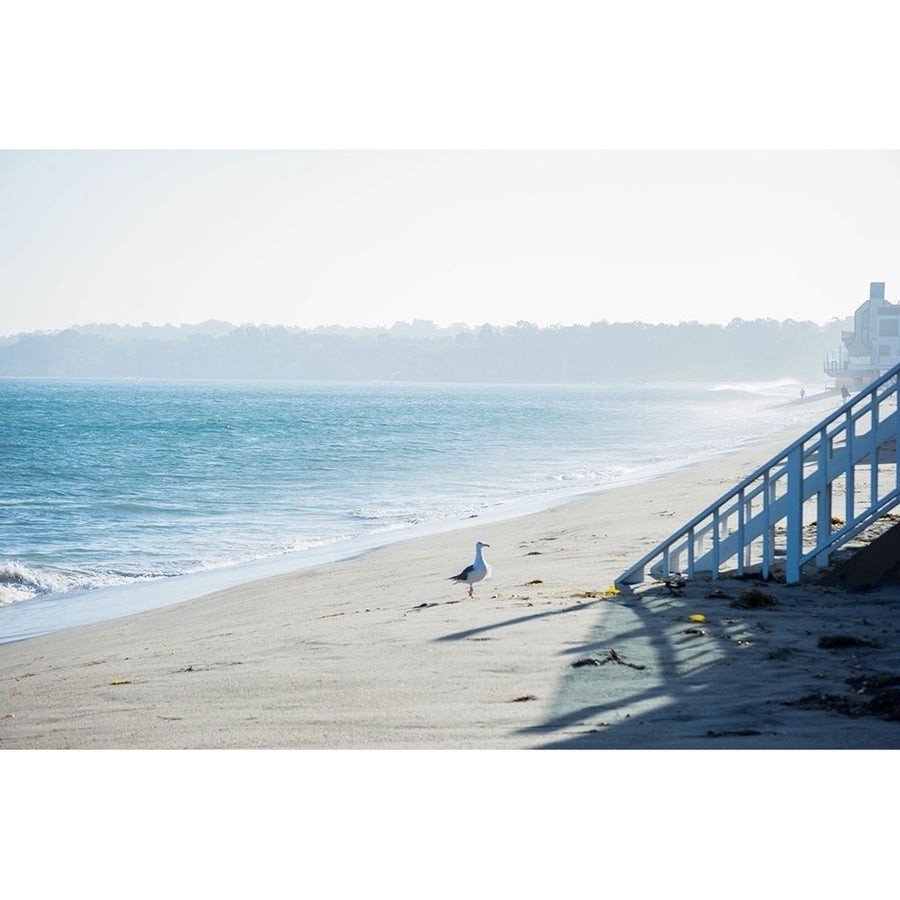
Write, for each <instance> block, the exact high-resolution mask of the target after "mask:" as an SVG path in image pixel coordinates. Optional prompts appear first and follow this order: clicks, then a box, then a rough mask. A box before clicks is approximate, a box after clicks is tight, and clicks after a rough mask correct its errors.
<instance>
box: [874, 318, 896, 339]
mask: <svg viewBox="0 0 900 900" xmlns="http://www.w3.org/2000/svg"><path fill="white" fill-rule="evenodd" d="M898 335H900V320H898V319H895V318H893V317H891V318H890V319H888V318H883V319H880V320H879V322H878V336H879V337H897V336H898Z"/></svg>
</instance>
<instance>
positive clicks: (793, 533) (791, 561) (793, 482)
mask: <svg viewBox="0 0 900 900" xmlns="http://www.w3.org/2000/svg"><path fill="white" fill-rule="evenodd" d="M802 555H803V447H802V445H795V446H794V447H793V448H792V449H791V451H790V453H789V454H788V462H787V548H786V557H785V581H786V582H787V583H788V584H796V583H797V582H798V581H799V580H800V557H801V556H802Z"/></svg>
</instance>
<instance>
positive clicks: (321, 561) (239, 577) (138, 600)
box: [0, 395, 824, 646]
mask: <svg viewBox="0 0 900 900" xmlns="http://www.w3.org/2000/svg"><path fill="white" fill-rule="evenodd" d="M823 397H824V395H823ZM819 399H821V398H819ZM785 402H787V403H793V401H785ZM792 432H793V429H790V430H789V431H788V432H787V433H792ZM798 433H800V432H798ZM779 440H780V439H779V438H777V437H776V438H774V439H773V438H772V437H771V436H768V437H766V438H761V439H758V440H756V441H749V442H745V443H743V444H742V445H741V446H740V448H738V449H744V448H750V447H754V446H757V445H759V444H764V445H766V446H768V445H769V444H770V443H771V442H772V441H774V443H779ZM772 445H773V446H774V444H772ZM733 452H735V451H734V450H732V451H718V452H716V453H713V454H710V455H709V456H704V457H701V458H699V459H685V460H680V461H678V462H676V463H670V464H662V465H660V464H657V465H654V466H647V467H645V468H644V469H641V470H639V471H637V472H634V473H630V474H629V475H628V476H625V477H623V478H621V479H618V480H616V481H612V482H609V483H606V484H603V485H601V486H596V487H588V488H584V487H569V488H561V489H558V490H556V491H554V492H552V493H551V492H548V491H545V492H539V493H536V494H532V495H529V496H526V497H519V498H516V499H512V500H508V501H500V502H498V503H496V504H494V505H492V506H490V507H487V508H486V509H485V510H483V511H481V512H479V513H478V514H476V515H471V516H468V517H466V518H463V519H455V518H447V519H433V520H430V521H426V522H422V523H417V524H411V525H406V526H403V527H401V528H397V529H387V530H383V531H373V532H368V533H363V534H359V535H356V536H354V537H348V538H341V539H338V540H335V541H331V542H327V543H324V544H321V545H317V546H312V547H307V548H305V549H303V550H295V551H290V552H287V553H282V554H276V555H273V556H267V557H262V558H260V559H255V560H250V561H247V562H242V563H237V564H233V565H223V566H218V567H213V568H210V569H205V570H201V571H197V572H187V573H183V574H180V575H173V576H169V577H157V578H148V579H146V580H139V581H135V582H132V583H129V584H124V585H115V586H110V587H103V588H93V589H87V590H79V591H72V592H69V593H63V594H51V595H48V596H41V595H38V596H35V597H31V598H28V599H26V600H21V601H15V602H12V603H8V604H3V605H0V646H3V645H5V644H9V643H16V642H18V641H22V640H30V639H32V638H35V637H40V636H42V635H46V634H54V633H57V632H59V631H67V630H69V629H72V628H80V627H82V626H84V625H93V624H98V623H102V622H108V621H113V620H115V619H119V618H124V617H127V616H132V615H139V614H140V613H143V612H148V611H150V610H153V609H161V608H165V607H168V606H172V605H174V604H178V603H184V602H188V601H190V600H195V599H199V598H200V597H203V596H205V595H207V594H211V593H217V592H219V591H223V590H227V589H230V588H238V587H240V586H241V585H244V584H249V583H251V582H254V581H260V580H264V579H267V578H271V577H275V576H278V575H287V574H291V573H299V572H303V571H308V570H310V569H316V568H320V567H322V566H329V565H335V564H338V563H342V562H346V561H348V560H352V559H355V558H357V557H359V556H363V555H365V554H367V553H372V552H375V551H378V550H380V549H383V548H387V547H390V546H392V545H393V544H397V543H403V542H405V541H410V540H418V539H420V538H425V537H429V536H433V535H439V534H445V533H449V532H453V531H458V530H462V529H466V528H469V527H470V526H472V527H474V526H475V525H476V524H485V526H486V527H488V526H491V525H493V524H495V523H501V522H504V521H507V520H510V519H518V518H521V517H523V516H528V515H532V514H535V513H541V512H546V511H547V510H550V509H555V508H557V507H564V506H568V505H569V504H576V503H580V502H582V501H589V500H591V499H593V498H596V497H598V496H600V495H602V494H606V493H608V492H611V491H612V492H615V491H617V490H620V489H622V488H625V487H630V486H634V485H641V484H646V483H652V482H655V481H658V480H660V479H664V478H666V477H668V476H670V475H672V474H673V473H677V472H679V471H681V470H683V469H686V468H690V467H692V466H700V465H703V464H704V463H706V462H709V461H710V460H714V459H718V458H720V457H722V456H727V455H730V453H733ZM475 519H477V520H478V523H474V522H473V521H472V520H475Z"/></svg>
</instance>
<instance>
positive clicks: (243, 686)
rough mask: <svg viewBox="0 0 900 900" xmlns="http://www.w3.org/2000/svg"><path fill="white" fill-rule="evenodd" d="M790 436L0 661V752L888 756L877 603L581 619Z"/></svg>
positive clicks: (691, 609)
mask: <svg viewBox="0 0 900 900" xmlns="http://www.w3.org/2000/svg"><path fill="white" fill-rule="evenodd" d="M830 408H833V401H830V400H829V401H824V403H823V404H819V405H815V404H813V405H811V406H810V408H809V412H810V420H809V424H813V423H814V422H815V421H816V420H817V418H818V417H819V416H820V415H822V414H824V412H825V411H827V410H828V409H830ZM800 430H802V429H799V430H798V432H797V433H798V434H799V432H800ZM793 436H794V435H782V436H779V438H777V439H776V440H773V441H767V442H765V443H760V444H758V445H755V446H750V447H744V448H742V449H740V450H737V451H735V452H734V453H732V454H730V455H728V456H724V457H720V458H717V459H714V460H710V461H706V462H703V463H701V464H697V465H693V466H690V467H688V468H685V469H682V470H679V471H677V472H675V473H672V474H670V475H667V476H666V477H664V478H660V479H658V480H655V481H652V482H647V483H643V484H638V485H631V486H625V487H620V488H617V489H615V490H610V491H607V492H604V493H600V494H596V495H594V496H592V497H589V498H586V499H580V500H577V501H574V502H571V503H567V504H565V505H562V506H559V507H557V508H554V509H550V510H547V511H544V512H540V513H536V514H533V515H528V516H525V517H522V518H518V519H513V520H508V521H503V522H494V523H478V522H474V523H473V524H472V525H471V526H470V527H466V528H461V529H460V530H457V531H454V532H451V533H446V534H442V535H436V536H428V537H420V538H416V539H413V540H409V541H406V542H404V543H399V544H394V545H391V546H388V547H385V548H383V549H380V550H377V551H374V552H371V553H368V554H366V555H364V556H361V557H359V558H357V559H354V560H350V561H347V562H344V563H339V564H334V565H330V566H327V567H323V568H321V569H317V570H313V571H306V572H300V573H296V574H291V575H287V576H280V577H276V578H271V579H267V580H264V581H258V582H254V583H249V584H245V585H242V586H240V587H237V588H233V589H229V590H226V591H222V592H219V593H216V594H211V595H208V596H205V597H202V598H199V599H197V600H193V601H189V602H185V603H182V604H178V605H175V606H170V607H167V608H164V609H159V610H155V611H151V612H146V613H141V614H139V615H135V616H131V617H128V618H123V619H119V620H116V621H111V622H106V623H102V624H97V625H89V626H84V627H80V628H76V629H71V630H69V631H65V632H60V633H56V634H52V635H47V636H43V637H38V638H33V639H30V640H26V641H22V642H19V643H15V644H7V645H4V646H2V647H0V748H26V749H44V748H86V749H91V748H322V749H336V748H396V749H402V748H433V749H452V748H482V749H513V748H596V749H603V748H616V749H641V748H658V749H662V748H684V749H698V748H704V749H705V748H709V749H723V748H747V749H749V748H782V749H787V748H884V749H889V748H896V747H897V746H900V721H893V720H891V719H889V718H883V717H882V715H883V712H884V711H883V710H882V711H881V714H879V711H878V710H877V709H873V708H872V707H871V706H870V700H871V699H872V698H873V696H874V694H873V690H874V689H875V688H876V687H884V686H885V685H886V684H888V682H886V681H885V678H884V676H889V675H898V674H900V616H898V602H900V594H898V589H897V588H885V589H879V590H876V591H871V592H868V593H852V592H849V591H846V590H841V589H837V588H824V587H819V586H816V585H815V584H813V583H805V584H803V585H800V586H796V587H786V586H784V585H780V584H771V583H768V584H765V585H759V587H760V588H761V590H763V591H765V592H766V593H768V594H769V595H771V596H772V597H773V598H774V600H775V601H776V603H775V605H773V606H765V605H763V606H757V607H750V608H747V606H746V604H744V605H743V606H742V605H741V604H742V595H743V594H744V592H745V591H747V590H748V589H749V588H750V587H752V585H751V584H749V583H747V582H743V581H737V580H727V579H725V580H720V581H718V582H716V583H715V584H711V583H708V582H704V581H697V582H695V583H691V584H688V585H687V586H686V588H685V589H684V590H683V592H682V593H681V595H675V594H672V593H670V591H669V590H668V589H666V588H665V587H664V586H662V585H659V584H655V583H653V582H647V583H645V584H644V585H641V586H638V587H637V588H636V589H635V590H634V591H633V593H629V592H626V593H622V594H618V595H612V596H604V594H605V593H606V592H607V589H608V588H610V586H611V585H612V584H613V581H614V579H615V578H616V577H617V576H618V575H619V574H620V573H621V572H622V571H623V570H624V569H625V568H626V567H627V566H628V565H629V564H630V563H632V562H634V561H635V560H636V559H637V558H639V557H640V556H641V555H642V554H643V553H644V552H646V551H647V550H648V549H650V547H652V546H653V545H655V544H656V543H657V542H658V541H659V540H661V539H663V538H665V537H666V536H667V535H668V534H670V533H671V532H672V531H673V530H674V528H675V527H677V526H678V525H680V524H681V523H682V522H684V521H685V520H687V519H688V518H690V517H691V516H693V515H694V514H695V513H697V512H698V511H699V510H700V509H701V508H702V507H704V506H706V505H707V504H708V503H710V502H712V501H713V500H715V499H716V498H717V497H718V496H719V495H720V494H722V493H723V492H724V491H725V490H727V489H728V488H729V487H730V486H731V485H733V484H734V483H735V482H736V481H738V480H739V479H740V478H742V477H743V476H744V475H746V474H749V472H750V471H752V470H753V469H755V468H756V467H757V466H759V465H760V464H761V463H763V462H765V461H766V460H767V459H768V458H769V457H770V456H771V455H773V454H774V453H775V452H777V451H778V450H780V449H782V447H784V446H785V445H786V444H787V443H788V442H789V439H790V438H791V437H793ZM477 539H481V540H484V541H487V542H488V543H489V544H490V545H491V549H490V550H489V551H487V552H486V556H487V558H488V561H489V562H490V563H491V565H492V566H493V577H492V579H491V580H489V581H484V582H481V583H480V584H478V585H476V587H475V598H474V599H469V598H468V597H467V596H466V589H465V587H464V586H460V585H456V584H454V583H452V582H450V581H449V580H448V577H449V576H451V575H453V574H454V573H456V572H457V571H459V570H460V569H461V568H462V567H463V566H465V565H467V564H468V563H469V562H470V561H471V557H472V553H473V547H474V543H475V541H476V540H477ZM714 594H715V595H714ZM763 602H768V601H763ZM698 616H702V617H703V619H702V620H699V619H696V618H692V617H698ZM835 636H843V638H844V639H843V640H842V641H837V642H832V643H838V644H843V646H837V647H835V648H829V647H828V646H825V645H827V644H828V643H829V640H828V639H829V638H833V637H835ZM822 638H825V639H826V640H825V641H820V639H822ZM879 679H881V680H880V681H879Z"/></svg>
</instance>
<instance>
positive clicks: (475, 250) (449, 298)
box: [0, 151, 900, 334]
mask: <svg viewBox="0 0 900 900" xmlns="http://www.w3.org/2000/svg"><path fill="white" fill-rule="evenodd" d="M898 208H900V154H898V153H889V152H863V151H848V152H831V151H812V152H805V151H780V152H762V151H755V152H738V151H702V152H693V151H671V152H664V151H646V152H626V151H571V152H566V151H546V152H532V151H471V152H466V151H445V152H440V151H337V152H326V151H306V152H287V151H271V152H232V151H147V152H135V151H110V152H90V151H12V152H4V153H2V154H0V296H2V297H3V304H2V313H0V333H3V334H12V333H16V332H19V331H31V330H43V329H57V328H65V327H68V326H69V325H72V324H73V323H78V324H85V323H89V322H119V323H123V324H124V323H131V324H139V323H141V322H145V321H146V322H151V323H153V324H164V323H166V322H171V323H173V324H181V323H194V322H199V321H202V320H205V319H209V318H217V319H225V320H229V321H232V322H235V323H238V324H241V323H269V324H286V325H299V326H315V325H323V324H333V323H338V324H345V325H379V324H381V325H384V324H386V325H391V324H393V323H394V322H395V321H397V320H412V319H413V318H421V319H431V320H433V321H435V322H437V323H438V324H442V325H447V324H451V323H454V322H465V323H467V324H470V325H479V324H482V323H484V322H489V323H492V324H495V325H503V324H509V323H515V322H517V321H519V320H527V321H530V322H535V323H537V324H539V325H549V324H553V323H560V324H568V323H574V322H583V323H589V322H592V321H599V320H601V319H606V320H609V321H632V320H636V319H639V320H642V321H648V322H678V321H688V320H693V319H696V320H698V321H702V322H723V323H724V322H728V321H730V320H731V319H733V318H735V317H739V318H745V319H752V318H756V317H771V318H776V319H784V318H794V319H811V320H813V321H816V322H824V321H827V320H828V319H831V318H833V317H840V316H844V315H847V314H849V313H850V312H852V310H853V309H854V308H855V306H856V305H857V304H858V302H860V301H861V300H862V299H864V297H865V296H866V294H867V290H868V283H869V282H870V281H885V282H887V296H888V299H893V300H900V217H898V216H897V215H896V210H897V209H898Z"/></svg>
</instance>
